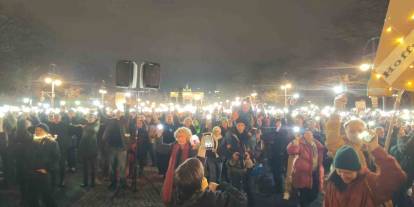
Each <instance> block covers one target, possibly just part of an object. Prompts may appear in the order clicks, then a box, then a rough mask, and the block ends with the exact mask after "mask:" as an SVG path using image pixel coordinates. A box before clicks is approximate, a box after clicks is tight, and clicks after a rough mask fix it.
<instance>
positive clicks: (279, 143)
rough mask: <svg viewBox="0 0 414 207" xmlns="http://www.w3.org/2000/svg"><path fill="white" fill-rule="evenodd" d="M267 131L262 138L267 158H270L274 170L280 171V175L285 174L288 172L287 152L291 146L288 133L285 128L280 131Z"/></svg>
mask: <svg viewBox="0 0 414 207" xmlns="http://www.w3.org/2000/svg"><path fill="white" fill-rule="evenodd" d="M265 131H266V132H265V133H263V136H262V139H263V141H264V153H265V156H266V157H268V158H269V160H270V165H272V166H273V168H274V169H276V170H279V173H283V172H285V170H286V165H287V159H288V155H287V151H286V147H287V145H288V144H289V138H288V132H287V130H286V129H284V128H281V129H279V131H277V130H276V129H274V130H265Z"/></svg>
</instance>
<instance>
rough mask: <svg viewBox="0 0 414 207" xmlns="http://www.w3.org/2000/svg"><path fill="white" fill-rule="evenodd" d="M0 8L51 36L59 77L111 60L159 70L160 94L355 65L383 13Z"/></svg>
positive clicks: (145, 4)
mask: <svg viewBox="0 0 414 207" xmlns="http://www.w3.org/2000/svg"><path fill="white" fill-rule="evenodd" d="M0 2H5V3H6V5H7V4H9V3H10V2H13V3H14V4H15V3H19V2H20V3H21V5H23V7H25V9H27V10H28V11H29V12H30V13H31V15H32V16H33V18H34V19H36V20H37V21H39V22H42V23H43V24H45V25H47V26H48V27H49V28H50V29H51V31H53V32H54V34H55V35H56V42H57V46H58V48H59V50H60V51H62V56H63V57H64V58H62V59H61V60H59V61H57V62H58V63H59V64H60V67H61V68H64V70H66V71H65V72H69V73H70V72H73V71H75V72H73V73H74V74H76V75H77V78H86V79H87V78H88V77H85V76H84V75H83V73H80V72H79V71H81V70H89V73H86V74H97V75H98V76H99V77H101V76H102V73H103V74H105V73H108V74H109V73H110V72H111V71H113V67H114V65H115V62H116V60H117V59H125V58H127V59H134V60H137V61H142V60H151V61H155V62H159V63H161V65H162V70H163V71H162V79H163V81H164V82H163V87H164V88H169V87H180V86H184V85H185V83H186V82H189V83H190V84H191V85H193V86H194V87H206V86H212V87H214V86H216V85H218V86H226V85H227V84H228V83H231V82H234V83H249V84H257V83H272V82H273V81H275V80H278V79H280V77H281V76H282V74H283V73H284V72H288V77H289V78H291V79H296V81H302V80H301V77H306V76H307V74H317V73H318V72H315V71H314V68H319V67H325V66H332V64H337V63H338V64H339V63H340V64H343V63H350V61H354V60H356V59H357V58H356V57H357V56H358V55H359V53H360V52H361V50H362V49H361V48H362V47H363V46H362V45H363V44H364V42H365V41H366V40H367V39H369V38H370V37H372V36H377V35H379V33H378V31H379V30H380V29H381V27H382V19H383V17H384V16H385V11H386V10H385V4H386V3H385V1H383V0H381V1H380V0H0ZM378 2H379V3H378ZM378 11H380V12H381V13H379V12H378ZM358 28H361V29H363V30H364V31H361V30H358ZM59 64H58V65H59ZM85 68H86V69H85ZM95 71H99V73H96V72H95ZM80 74H82V75H80ZM108 76H109V75H108ZM246 81H247V82H246ZM306 81H308V80H306ZM306 81H305V82H306Z"/></svg>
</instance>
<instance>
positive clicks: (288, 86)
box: [280, 83, 292, 108]
mask: <svg viewBox="0 0 414 207" xmlns="http://www.w3.org/2000/svg"><path fill="white" fill-rule="evenodd" d="M291 88H292V84H290V83H286V84H284V85H282V86H280V89H282V90H284V91H285V108H287V107H288V100H287V96H288V95H287V90H288V89H291Z"/></svg>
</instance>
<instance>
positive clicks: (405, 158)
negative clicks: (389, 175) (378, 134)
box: [390, 127, 414, 207]
mask: <svg viewBox="0 0 414 207" xmlns="http://www.w3.org/2000/svg"><path fill="white" fill-rule="evenodd" d="M398 131H399V133H398V135H397V144H396V145H395V146H393V147H391V150H390V154H391V155H392V156H394V157H395V159H396V160H397V161H398V163H399V164H400V165H401V168H402V169H403V170H404V172H405V173H406V174H407V180H406V181H405V182H404V184H403V186H402V187H401V188H400V190H399V191H397V192H396V193H394V196H393V202H394V204H395V206H397V207H400V206H408V203H409V198H408V196H407V191H408V189H410V188H411V187H412V186H413V181H414V150H413V149H414V136H412V135H411V136H410V135H407V134H406V132H405V129H404V127H401V128H400V129H398Z"/></svg>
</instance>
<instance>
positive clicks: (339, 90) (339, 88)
mask: <svg viewBox="0 0 414 207" xmlns="http://www.w3.org/2000/svg"><path fill="white" fill-rule="evenodd" d="M332 90H333V91H334V92H335V93H336V94H341V93H344V92H346V90H347V89H346V87H345V86H344V85H337V86H335V87H333V89H332Z"/></svg>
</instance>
